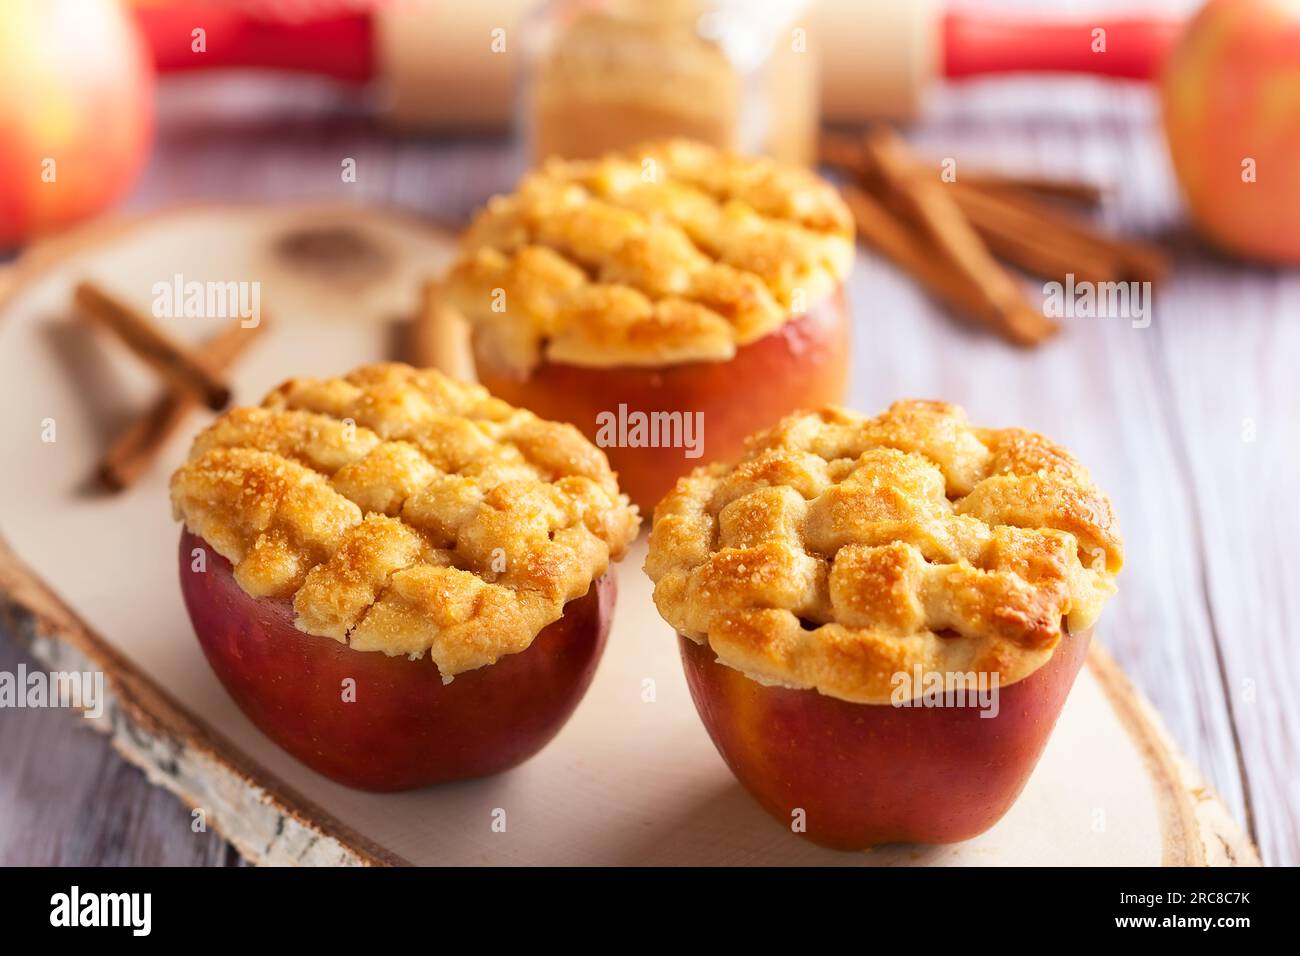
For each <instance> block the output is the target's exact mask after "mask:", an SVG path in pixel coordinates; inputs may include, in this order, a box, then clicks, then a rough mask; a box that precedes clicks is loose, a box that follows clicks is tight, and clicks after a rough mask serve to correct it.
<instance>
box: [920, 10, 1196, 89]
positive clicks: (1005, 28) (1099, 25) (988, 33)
mask: <svg viewBox="0 0 1300 956" xmlns="http://www.w3.org/2000/svg"><path fill="white" fill-rule="evenodd" d="M1097 29H1102V30H1105V31H1106V34H1105V36H1106V50H1105V52H1104V53H1102V52H1094V50H1093V44H1094V36H1093V31H1094V30H1097ZM1181 29H1182V22H1181V21H1176V20H1162V19H1158V18H1114V19H1111V18H1106V17H1100V18H1097V19H1095V20H1085V19H1080V20H1075V21H1072V22H1068V23H1066V22H1061V21H1056V20H1039V21H1035V20H1032V19H1026V18H1025V17H1024V16H1019V15H1012V14H1006V15H1003V14H988V13H970V12H958V11H950V12H948V13H946V14H945V15H944V18H943V57H944V61H943V74H944V76H946V77H949V78H952V79H958V78H961V77H971V76H985V75H989V74H998V73H1032V72H1043V73H1092V74H1096V75H1099V76H1112V77H1120V78H1125V79H1134V80H1148V79H1151V78H1152V77H1154V76H1155V75H1156V73H1157V71H1158V70H1159V69H1160V65H1161V64H1162V63H1163V62H1164V59H1165V55H1166V54H1167V53H1168V52H1169V50H1170V48H1171V47H1172V46H1173V43H1174V40H1175V39H1176V38H1177V36H1178V33H1179V31H1180V30H1181Z"/></svg>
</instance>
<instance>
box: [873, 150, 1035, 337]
mask: <svg viewBox="0 0 1300 956" xmlns="http://www.w3.org/2000/svg"><path fill="white" fill-rule="evenodd" d="M863 148H864V149H865V150H866V154H867V156H868V158H869V159H870V161H871V162H872V164H873V166H874V168H875V171H876V173H877V174H878V175H879V176H880V178H881V179H882V180H883V181H884V183H885V184H886V185H887V187H888V188H889V190H890V194H891V195H893V196H895V197H897V200H898V202H899V203H900V205H902V206H903V207H904V209H905V211H906V213H907V215H908V216H910V218H911V219H912V220H913V221H914V222H915V223H916V224H917V225H918V226H919V228H920V230H921V232H922V233H923V234H924V235H926V237H927V238H928V240H929V242H930V243H931V244H932V246H933V248H934V252H935V254H936V255H937V256H938V257H939V259H940V260H941V264H942V265H943V266H944V267H945V268H948V269H952V270H954V271H956V272H957V274H958V275H959V276H960V278H961V279H962V281H963V282H964V284H965V285H966V286H967V287H968V289H969V291H970V294H971V301H970V302H969V303H968V304H967V305H966V308H965V311H966V312H967V313H968V314H970V315H973V316H974V317H976V318H978V319H980V320H981V321H982V322H984V323H985V324H987V325H988V326H989V327H990V328H993V329H994V330H996V331H997V332H998V333H1000V334H1001V335H1003V336H1004V337H1005V338H1007V339H1008V340H1009V341H1011V342H1014V343H1015V344H1017V345H1025V346H1029V345H1037V344H1038V343H1040V342H1042V341H1044V340H1045V339H1047V338H1049V337H1051V336H1052V335H1053V334H1054V333H1055V332H1056V331H1057V329H1058V328H1059V326H1058V324H1057V323H1056V322H1053V321H1052V320H1051V319H1049V318H1047V316H1045V315H1043V314H1042V312H1041V310H1037V309H1033V308H1031V307H1030V306H1029V304H1028V303H1027V302H1026V301H1025V299H1024V297H1023V295H1022V294H1021V291H1020V288H1019V286H1018V285H1017V284H1016V281H1015V280H1014V279H1013V278H1012V277H1011V275H1010V274H1009V273H1007V271H1006V270H1005V269H1003V268H1002V266H1001V265H1000V264H999V263H998V262H997V260H996V259H994V258H993V255H992V253H991V252H990V251H989V249H988V246H986V245H985V244H984V242H983V240H982V239H981V238H980V237H979V234H978V233H977V232H976V231H975V229H974V227H973V226H972V225H971V224H970V221H969V220H968V219H967V218H966V216H965V215H964V214H963V213H962V211H961V209H960V208H959V207H958V206H957V204H956V202H955V200H954V199H953V196H952V195H951V193H950V192H949V191H948V190H946V189H945V188H944V185H943V184H942V183H940V182H939V181H937V180H930V179H927V178H924V177H917V176H914V175H913V173H912V169H911V162H910V158H909V156H908V154H907V151H906V147H905V146H904V145H903V144H902V141H901V140H900V139H899V138H898V136H897V134H895V133H894V132H893V131H892V130H889V129H887V128H884V127H882V128H880V129H878V130H876V131H875V132H874V133H872V135H871V136H869V137H868V138H867V139H866V140H864V141H863Z"/></svg>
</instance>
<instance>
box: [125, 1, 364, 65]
mask: <svg viewBox="0 0 1300 956" xmlns="http://www.w3.org/2000/svg"><path fill="white" fill-rule="evenodd" d="M134 12H135V18H136V22H137V23H139V25H140V29H141V31H142V32H143V34H144V37H145V41H146V42H147V43H148V45H149V48H150V49H151V50H152V51H153V55H154V63H155V64H156V66H157V67H158V70H159V71H160V72H164V73H170V72H181V71H187V70H213V69H222V68H225V67H251V68H262V69H270V70H290V71H294V72H300V73H316V74H320V75H322V76H330V77H333V78H334V79H336V80H343V81H345V82H348V83H364V82H366V81H367V80H369V79H371V78H372V77H373V76H374V73H375V62H374V44H373V42H372V36H371V29H372V27H371V19H370V15H369V14H367V13H349V14H340V15H336V16H330V17H324V18H322V19H315V20H303V21H290V20H277V19H274V18H267V17H257V16H253V15H251V14H250V13H248V12H246V11H243V10H240V9H238V8H235V7H226V8H223V7H219V6H216V5H214V4H212V3H195V2H178V3H167V4H164V5H159V6H152V5H151V6H141V7H137V8H135V11H134ZM196 27H202V28H203V29H204V31H205V32H206V37H205V44H206V51H205V52H202V53H197V52H195V51H194V49H193V43H194V33H193V31H194V29H195V28H196Z"/></svg>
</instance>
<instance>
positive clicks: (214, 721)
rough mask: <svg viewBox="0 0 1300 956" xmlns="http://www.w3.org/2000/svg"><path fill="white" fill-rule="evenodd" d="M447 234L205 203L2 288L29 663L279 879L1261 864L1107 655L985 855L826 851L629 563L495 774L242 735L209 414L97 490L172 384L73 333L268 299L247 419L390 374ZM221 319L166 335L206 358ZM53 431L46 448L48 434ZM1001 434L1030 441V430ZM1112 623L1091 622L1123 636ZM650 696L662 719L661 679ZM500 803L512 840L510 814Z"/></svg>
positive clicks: (10, 503)
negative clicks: (196, 444)
mask: <svg viewBox="0 0 1300 956" xmlns="http://www.w3.org/2000/svg"><path fill="white" fill-rule="evenodd" d="M304 229H305V230H307V232H308V233H314V232H316V231H320V232H321V233H323V234H324V235H325V236H326V237H327V241H326V243H325V245H326V247H327V248H337V244H338V242H339V237H340V236H345V241H344V243H343V248H344V250H345V254H344V256H343V260H341V261H337V262H334V263H329V262H328V260H327V263H326V267H324V268H321V267H319V263H317V264H316V265H307V266H304V265H302V264H301V262H300V263H299V265H297V266H294V265H291V264H288V263H287V262H286V261H285V260H284V259H283V257H282V256H279V255H277V254H275V253H274V252H273V251H272V250H274V249H275V248H276V246H277V244H278V243H279V241H280V239H281V238H282V237H283V235H285V234H286V233H293V232H301V231H302V230H304ZM451 250H452V241H451V238H450V236H449V234H447V233H445V232H443V231H440V230H438V229H435V228H432V227H430V226H428V225H425V224H421V223H418V222H414V221H412V220H411V219H409V218H407V217H405V216H402V215H400V214H396V213H384V212H378V211H375V210H364V211H363V210H361V209H359V208H356V207H337V206H335V207H292V206H279V207H244V208H237V207H196V208H188V209H184V210H178V211H175V212H172V213H168V214H164V215H158V216H153V217H150V218H148V219H145V220H140V221H136V222H132V223H126V224H116V225H113V226H109V227H95V228H93V229H90V230H86V231H83V232H82V233H79V234H75V235H74V236H73V237H72V238H71V239H67V240H62V241H60V242H59V243H57V244H50V245H46V246H38V247H37V248H36V249H35V250H33V252H32V253H31V254H29V255H28V256H25V257H24V259H23V260H21V261H20V262H19V264H18V267H17V269H16V270H14V269H11V270H10V274H9V275H8V276H7V277H5V278H0V399H2V400H3V402H4V405H3V408H4V410H5V411H4V413H3V415H0V447H3V448H5V449H6V451H7V455H6V457H7V459H8V462H9V467H7V468H4V469H0V501H3V502H5V503H6V504H5V505H4V507H3V509H2V510H0V533H2V534H3V541H0V604H3V605H4V607H5V609H6V611H7V615H8V617H9V618H10V620H11V621H12V622H13V624H14V626H15V628H16V629H17V631H18V632H19V634H20V636H22V637H24V638H25V639H26V640H27V641H28V642H29V643H30V646H31V647H32V649H33V652H34V653H35V655H36V656H37V657H38V658H39V659H40V660H42V661H45V662H46V663H47V664H48V665H49V666H51V667H58V668H61V669H85V668H88V667H99V668H103V669H104V670H105V671H106V673H107V674H108V678H109V683H110V686H111V688H112V692H113V706H112V707H111V708H110V710H109V712H108V713H107V714H106V715H105V717H103V718H101V719H100V720H98V721H95V722H94V723H96V724H97V725H98V729H100V730H102V731H104V732H105V733H107V734H109V735H110V736H111V738H112V741H113V743H114V746H116V747H117V749H118V750H119V751H121V752H122V753H123V754H124V755H125V756H126V757H127V759H129V760H131V761H132V762H133V763H136V764H137V765H139V766H141V767H142V768H143V769H144V770H145V772H146V773H147V774H149V776H150V778H151V779H153V780H154V781H155V782H157V783H158V784H160V785H162V786H165V787H167V788H168V789H170V790H171V791H173V792H174V793H176V794H177V795H178V796H179V797H180V798H181V799H182V800H184V801H185V802H186V803H188V804H190V805H191V806H193V807H199V808H202V809H203V811H204V814H205V817H206V821H207V824H208V825H210V826H214V827H216V828H217V829H218V830H220V832H222V833H223V834H224V835H225V836H227V837H228V838H229V839H230V840H231V841H232V842H233V843H234V844H235V846H236V847H237V848H238V849H239V850H240V852H241V853H243V854H244V855H245V856H247V857H248V858H249V859H251V860H254V861H257V862H263V863H374V862H378V863H402V862H411V863H422V864H438V863H440V864H511V863H514V864H534V863H547V864H577V865H581V864H652V865H658V864H700V865H708V864H822V865H860V864H875V865H899V864H943V865H965V864H1030V865H1032V864H1067V865H1130V864H1131V865H1155V864H1175V865H1177V864H1190V865H1199V864H1206V863H1211V864H1227V863H1238V864H1241V863H1245V864H1251V863H1255V862H1257V857H1256V854H1255V851H1254V849H1253V847H1251V845H1250V842H1249V840H1248V839H1247V838H1246V837H1245V836H1244V834H1243V833H1242V832H1241V831H1240V829H1239V828H1238V827H1237V825H1236V824H1235V822H1233V821H1232V820H1231V819H1230V817H1229V815H1228V814H1227V812H1226V811H1225V810H1224V809H1223V807H1222V806H1221V804H1220V803H1219V802H1218V801H1217V800H1216V799H1215V798H1214V797H1213V796H1212V795H1211V794H1209V793H1208V792H1207V791H1206V790H1205V789H1204V786H1203V785H1202V783H1201V782H1200V779H1199V775H1198V774H1197V773H1196V772H1195V771H1194V770H1193V769H1192V768H1191V767H1190V766H1189V765H1188V764H1187V763H1186V761H1184V760H1183V759H1182V758H1181V757H1180V756H1179V755H1178V753H1177V752H1176V751H1175V749H1174V748H1173V745H1172V744H1171V743H1170V742H1169V740H1168V738H1167V736H1166V735H1165V734H1164V732H1163V731H1162V730H1161V729H1160V727H1159V724H1158V721H1157V720H1156V718H1155V717H1154V715H1153V714H1152V712H1151V711H1150V709H1149V708H1148V707H1147V706H1146V705H1145V704H1144V703H1143V701H1142V700H1141V699H1140V698H1139V697H1138V696H1137V695H1136V693H1135V692H1134V691H1133V689H1132V688H1131V687H1130V685H1129V684H1128V682H1127V680H1125V678H1124V677H1123V675H1122V674H1121V673H1120V672H1119V671H1118V669H1117V668H1116V667H1115V665H1114V664H1113V662H1111V660H1110V658H1109V657H1108V656H1107V655H1106V654H1105V653H1104V652H1103V651H1101V650H1100V649H1099V648H1096V647H1094V652H1093V653H1092V655H1091V657H1090V660H1089V662H1088V666H1087V667H1086V668H1085V669H1084V671H1083V673H1082V674H1081V675H1080V678H1079V680H1078V682H1077V684H1076V686H1075V688H1074V691H1073V692H1072V694H1071V696H1070V700H1069V702H1068V703H1067V705H1066V708H1065V712H1064V714H1063V716H1062V718H1061V721H1060V724H1059V726H1058V727H1057V730H1056V732H1055V734H1054V736H1053V738H1052V741H1051V743H1050V745H1049V746H1048V749H1047V752H1046V754H1045V755H1044V757H1043V760H1042V762H1041V764H1040V765H1039V767H1038V769H1037V771H1036V772H1035V774H1034V776H1033V778H1032V779H1031V781H1030V783H1029V785H1028V787H1027V788H1026V790H1025V793H1024V794H1023V795H1022V797H1021V798H1020V800H1019V801H1018V802H1017V804H1016V806H1015V807H1014V808H1013V809H1012V811H1011V812H1010V813H1009V814H1008V815H1007V817H1006V818H1005V819H1004V820H1003V821H1002V822H1001V823H1000V824H999V825H998V826H996V827H995V828H994V829H993V830H991V831H990V832H988V833H986V834H984V835H983V836H981V837H980V838H978V839H975V840H972V841H969V842H967V843H963V844H957V845H954V846H949V847H912V846H894V847H881V848H877V849H876V850H874V851H872V852H870V853H866V854H844V853H835V852H832V851H827V850H822V849H819V848H817V847H815V846H812V845H810V844H808V843H806V842H803V841H801V840H798V839H796V838H794V837H793V836H792V835H790V834H789V833H788V832H786V831H785V829H784V828H783V827H781V826H780V825H778V824H777V823H775V822H773V821H771V820H770V819H768V818H767V817H766V816H765V815H764V814H763V813H762V812H761V811H760V810H759V809H758V808H757V807H756V806H755V805H754V804H753V803H752V801H751V800H750V799H749V798H748V797H747V795H746V794H745V793H744V792H743V791H742V790H741V789H740V788H739V786H738V785H737V784H736V783H735V782H734V780H733V779H732V777H731V775H730V773H729V772H728V771H727V769H726V767H725V766H724V765H723V763H722V761H721V759H720V758H719V757H718V756H717V754H716V753H715V752H714V750H713V747H712V745H711V744H710V743H709V740H708V738H707V736H706V735H705V733H704V730H703V728H702V726H701V725H700V723H699V720H698V719H697V717H696V715H695V712H694V709H693V707H692V706H691V703H690V700H689V697H688V695H687V692H686V687H685V683H684V680H683V678H682V676H681V668H680V665H679V663H678V661H677V658H676V645H675V642H674V641H673V640H672V636H671V634H670V633H669V631H668V628H667V626H666V625H664V624H663V623H662V622H661V621H660V620H659V618H658V616H657V615H656V614H655V612H654V609H653V606H652V604H651V602H650V598H649V591H650V588H649V582H648V580H647V579H646V578H645V576H644V574H642V573H641V570H640V565H641V563H642V560H643V557H644V544H643V543H642V544H638V546H637V547H636V548H634V549H633V551H632V553H631V554H630V555H629V556H628V557H627V559H626V560H625V561H624V562H623V564H622V565H621V566H620V567H619V571H618V573H619V585H620V598H619V606H618V611H617V614H616V616H615V625H614V631H613V634H612V635H611V638H610V644H609V650H608V651H607V653H606V656H605V659H604V660H603V662H602V664H601V667H600V670H599V672H598V674H597V676H596V681H595V684H594V685H593V687H592V689H591V691H590V693H589V694H588V695H587V697H586V699H585V700H584V701H583V703H582V705H581V706H580V707H579V709H578V711H577V713H576V714H575V716H574V718H573V720H572V721H571V722H570V723H569V725H568V726H567V727H566V728H565V729H564V731H563V732H562V733H561V734H560V735H559V737H558V738H557V739H556V740H555V741H554V742H553V743H552V744H551V745H550V746H549V747H548V748H546V750H544V751H543V752H542V753H541V754H540V755H539V756H538V757H536V758H534V759H533V760H532V761H530V762H528V763H527V764H525V765H524V766H523V767H520V768H518V769H517V770H515V771H513V772H510V773H508V774H504V775H501V776H498V777H494V778H490V779H487V780H481V781H474V782H469V783H463V784H455V785H451V786H444V787H438V788H430V789H427V790H423V791H418V792H415V793H408V794H398V795H374V794H364V793H358V792H355V791H351V790H348V789H346V788H343V787H340V786H337V785H335V784H333V783H330V782H329V781H327V780H325V779H323V778H321V777H319V776H317V775H316V774H314V773H313V772H311V771H310V770H307V769H306V768H304V767H302V766H301V765H299V764H298V763H296V762H295V761H294V760H292V759H291V758H289V757H288V756H287V755H285V754H284V753H282V752H281V751H280V750H279V749H278V748H276V747H275V746H274V745H273V744H271V743H270V742H269V741H267V740H266V739H265V738H264V737H262V735H261V734H260V733H259V732H258V731H257V730H256V729H254V728H253V727H252V725H251V724H249V723H248V721H247V720H245V719H244V717H243V715H242V714H241V713H240V712H239V711H238V710H237V709H236V708H235V706H234V705H233V703H231V701H230V700H229V698H228V697H227V696H226V695H225V693H224V691H223V690H222V688H221V687H220V685H219V684H218V683H217V681H216V679H215V678H214V677H213V676H212V674H211V672H210V671H209V669H208V667H207V665H206V663H205V662H204V660H203V658H202V655H201V653H200V651H199V648H198V645H197V643H196V641H195V640H194V637H193V634H192V631H191V628H190V625H189V621H188V619H187V618H186V616H185V612H184V609H183V607H182V605H181V601H180V595H179V592H178V590H177V585H176V569H175V560H176V558H175V548H176V536H177V533H178V529H177V527H176V525H175V524H174V523H173V522H172V520H171V516H170V508H169V505H168V501H167V491H166V481H167V476H168V475H169V474H170V472H171V470H172V469H173V468H174V467H175V466H176V464H177V463H179V461H180V460H181V459H182V457H183V455H184V452H185V447H186V444H187V442H188V439H189V437H190V435H192V434H193V432H194V431H195V430H197V429H198V428H199V427H200V426H201V425H202V424H203V423H204V422H205V421H206V420H207V419H206V416H205V415H199V416H196V418H195V420H194V422H193V424H192V427H191V428H189V429H187V430H186V432H185V434H183V435H181V436H180V437H179V438H178V439H177V440H176V441H174V442H173V443H172V445H171V446H169V447H168V449H167V451H166V454H165V455H164V456H163V457H162V458H161V460H160V461H159V462H158V464H157V466H156V467H155V468H154V469H153V470H152V471H151V473H150V474H149V475H148V476H147V477H146V479H145V480H143V481H142V482H141V483H140V484H139V485H138V486H137V487H135V488H133V489H132V490H130V491H129V492H127V493H125V494H122V495H119V496H116V497H109V496H105V495H103V494H100V493H98V492H97V491H96V490H95V488H94V485H93V483H92V482H91V480H90V476H91V474H92V472H93V469H94V466H95V464H96V463H97V461H98V458H99V456H100V454H101V453H102V451H103V449H104V448H105V446H106V444H107V442H108V440H109V437H110V436H111V435H112V434H114V433H115V432H116V430H117V429H119V428H120V427H121V426H123V425H124V424H125V423H126V422H128V421H129V420H130V418H131V416H132V415H134V414H137V413H138V412H139V411H140V410H142V409H143V408H145V407H146V405H147V404H148V402H149V401H150V399H151V397H152V396H154V395H155V394H156V385H155V383H154V381H153V379H152V377H151V375H150V374H149V373H148V372H147V371H145V370H144V369H143V368H142V367H141V366H140V364H139V363H138V362H137V361H136V360H135V359H134V357H132V356H130V355H127V354H125V353H124V351H123V350H122V349H121V347H120V346H119V345H118V344H117V343H116V342H113V341H110V340H108V339H107V338H105V337H104V336H102V335H101V334H100V333H99V332H92V331H89V330H87V329H86V328H85V327H84V326H82V325H80V324H78V323H77V322H76V321H75V320H74V319H73V318H72V317H71V315H70V309H69V302H70V297H71V288H72V286H73V285H74V284H75V283H76V282H77V281H78V280H80V279H83V278H87V277H89V278H93V279H96V280H97V281H99V282H100V283H101V284H102V285H103V286H105V287H106V288H107V289H109V290H111V291H114V292H116V293H118V294H119V295H121V296H122V297H123V298H125V299H127V300H129V301H132V302H133V303H134V304H135V305H137V306H138V307H140V308H142V309H147V308H148V307H149V304H150V301H151V292H150V290H151V289H152V287H153V284H154V283H155V282H157V281H159V280H168V279H170V278H171V277H172V276H173V275H174V274H176V273H180V274H182V275H183V276H184V277H185V278H186V279H187V280H188V279H198V280H209V279H210V280H220V281H228V280H245V281H251V280H258V281H260V282H261V283H262V301H263V306H264V308H265V309H266V310H267V311H268V312H269V313H270V314H271V315H272V316H273V317H274V327H273V329H272V331H271V332H270V333H268V334H267V335H266V336H264V338H263V340H262V341H260V342H259V343H258V344H257V345H256V346H255V347H254V349H253V351H252V352H251V353H250V354H249V355H248V356H247V357H246V358H245V359H244V360H243V361H242V362H241V363H240V365H239V366H238V368H237V370H236V372H235V374H234V382H235V385H236V396H237V397H236V400H237V401H239V402H246V403H249V402H254V401H256V400H257V399H258V398H260V396H261V394H262V393H263V392H264V391H265V390H266V389H268V388H270V387H271V386H273V385H275V384H277V383H278V382H279V381H281V380H283V379H284V378H286V377H288V376H290V375H332V374H337V373H339V372H342V371H345V370H346V369H348V368H351V367H352V366H355V365H358V364H362V363H364V362H368V361H373V360H377V359H381V358H392V357H398V356H397V352H396V351H395V350H396V349H397V347H398V346H397V345H396V343H397V342H398V341H399V340H400V336H399V334H398V330H397V326H396V323H398V322H400V321H401V320H403V319H405V318H407V317H409V316H410V315H411V314H413V312H414V311H415V310H416V309H417V308H418V296H419V286H420V283H421V281H422V280H423V279H425V278H428V277H431V276H434V275H436V274H437V273H438V272H439V271H440V269H441V268H442V267H443V266H444V265H445V263H446V261H447V259H448V257H449V256H450V254H451ZM216 324H218V323H217V322H209V321H205V320H196V319H176V320H167V325H168V329H169V331H171V332H172V333H173V334H175V335H176V336H178V337H183V338H186V339H193V340H198V339H201V338H203V337H205V336H206V335H208V334H210V332H211V331H212V330H213V328H214V327H215V325H216ZM47 418H53V419H54V420H55V422H56V423H57V425H56V427H57V440H56V441H55V442H53V443H44V442H42V441H41V428H42V424H41V423H42V421H43V420H44V419H47ZM990 424H1004V425H1005V424H1014V423H1011V422H1003V423H990ZM1104 632H1105V618H1104V616H1103V619H1102V623H1101V625H1100V628H1099V634H1100V637H1101V638H1102V640H1103V641H1104V637H1105V633H1104ZM647 680H648V681H652V682H653V687H654V691H655V692H654V695H653V696H654V699H653V701H647V700H646V699H645V698H646V695H645V694H644V689H645V687H646V686H647V685H646V681H647ZM498 811H504V812H505V819H506V824H507V825H506V829H505V832H495V831H494V829H493V827H492V823H493V820H494V819H497V818H499V817H500V814H499V812H498Z"/></svg>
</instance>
